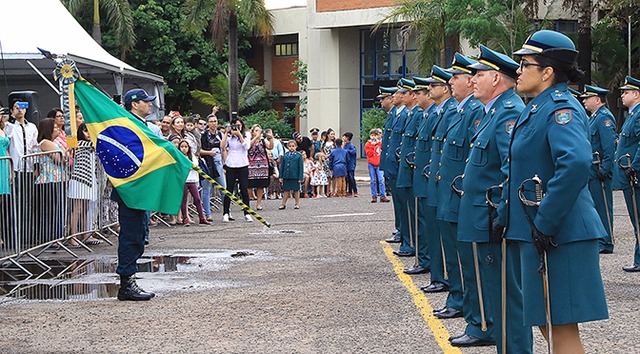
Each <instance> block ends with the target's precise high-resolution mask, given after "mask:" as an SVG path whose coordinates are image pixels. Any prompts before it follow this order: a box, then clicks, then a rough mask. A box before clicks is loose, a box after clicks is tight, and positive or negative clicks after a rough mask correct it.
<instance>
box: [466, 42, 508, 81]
mask: <svg viewBox="0 0 640 354" xmlns="http://www.w3.org/2000/svg"><path fill="white" fill-rule="evenodd" d="M469 67H470V68H471V69H475V70H483V71H487V70H495V71H499V72H501V73H503V74H506V75H509V76H511V77H513V78H517V77H518V74H516V71H517V70H518V68H519V67H520V65H519V64H518V63H516V62H515V61H514V60H513V59H511V58H509V57H508V56H506V55H504V54H502V53H498V52H496V51H493V50H491V49H489V48H487V47H485V46H483V45H481V46H480V56H479V57H478V61H477V62H475V63H473V64H471V65H469Z"/></svg>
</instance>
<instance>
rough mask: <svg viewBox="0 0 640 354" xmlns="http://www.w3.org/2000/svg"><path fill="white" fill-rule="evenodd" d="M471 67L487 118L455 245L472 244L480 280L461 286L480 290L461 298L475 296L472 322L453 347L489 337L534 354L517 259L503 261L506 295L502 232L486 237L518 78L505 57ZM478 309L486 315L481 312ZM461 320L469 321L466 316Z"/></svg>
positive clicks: (487, 56)
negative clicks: (490, 201)
mask: <svg viewBox="0 0 640 354" xmlns="http://www.w3.org/2000/svg"><path fill="white" fill-rule="evenodd" d="M469 67H470V68H472V69H474V70H476V74H475V76H474V77H473V79H472V82H473V84H474V88H473V95H474V97H475V98H476V99H477V100H479V101H480V102H482V104H484V115H485V117H484V118H483V120H482V123H481V124H480V127H479V128H478V131H477V133H476V134H475V135H474V136H473V137H472V138H471V141H470V144H469V146H471V151H470V152H469V162H468V163H467V165H466V166H465V170H464V179H463V181H462V190H463V191H464V194H463V195H462V198H461V200H460V216H459V217H460V220H466V221H467V222H461V223H459V226H458V241H459V242H461V243H467V244H469V243H471V245H472V248H473V247H475V248H476V250H475V251H473V249H472V258H471V259H472V261H473V268H474V270H475V269H476V268H477V270H476V271H475V272H474V273H475V274H479V277H478V278H476V277H475V276H473V277H469V276H468V272H466V271H465V273H464V275H465V278H464V281H465V286H466V288H474V289H480V290H476V291H475V292H473V293H471V292H467V291H465V297H466V296H471V295H473V296H474V298H472V299H469V301H471V302H472V303H476V304H477V306H472V307H471V313H470V314H469V317H470V318H471V322H470V323H469V325H468V326H467V328H466V330H465V332H464V333H463V334H462V335H460V336H457V337H453V338H452V340H451V341H452V344H453V345H457V346H465V345H466V346H470V345H479V344H489V343H490V342H489V341H486V340H483V338H485V339H486V335H487V334H491V333H492V334H493V339H494V340H495V342H496V343H497V345H498V348H497V349H498V353H507V352H511V353H514V352H517V353H532V352H533V348H532V346H533V337H532V333H531V327H528V326H524V325H523V324H522V290H521V289H520V288H519V287H518V284H520V281H519V280H518V278H519V273H516V272H513V270H514V269H515V268H516V267H515V265H517V264H519V258H520V257H519V256H520V254H519V253H518V252H513V251H511V252H509V250H508V249H507V252H506V253H507V254H508V258H506V260H507V261H508V263H509V265H508V266H507V269H509V270H510V272H509V273H508V274H505V276H506V279H505V285H507V286H508V289H507V288H504V289H503V288H502V282H501V275H502V274H501V264H502V257H505V256H506V255H503V254H502V249H501V245H500V242H501V238H502V227H500V228H499V230H498V231H499V232H497V233H496V235H495V236H496V237H495V239H491V238H490V231H491V228H492V227H491V226H492V224H493V220H496V223H497V224H499V222H498V220H497V211H495V210H493V209H491V206H489V205H487V203H486V191H487V189H488V188H491V187H493V186H498V185H500V184H502V183H504V182H505V180H506V179H507V173H508V165H509V164H508V162H507V155H508V152H509V138H510V134H511V130H512V129H513V126H514V125H515V122H516V120H517V119H518V116H519V115H520V112H521V111H522V109H523V108H524V103H523V102H522V99H521V98H520V96H518V95H517V94H516V93H515V91H514V88H515V84H516V81H515V79H516V77H517V76H518V75H517V74H516V70H517V69H518V64H517V63H516V62H515V61H513V60H512V59H511V58H509V57H508V56H506V55H504V54H500V53H497V52H495V51H493V50H491V49H489V48H487V47H485V46H480V56H479V57H478V62H477V63H474V64H472V65H470V66H469ZM496 194H499V193H496ZM488 208H489V209H488ZM500 212H501V214H503V215H502V216H503V221H502V224H503V225H504V224H505V223H506V221H505V220H504V219H506V215H504V214H505V213H504V210H500ZM489 215H491V216H489ZM474 244H475V245H474ZM505 246H506V245H505ZM507 247H509V246H507ZM517 268H519V266H518V267H517ZM463 270H464V265H463ZM466 288H465V289H466ZM503 291H504V294H505V295H506V296H507V298H506V302H505V304H502V295H503V293H502V292H503ZM465 300H466V298H465ZM507 304H508V305H509V306H510V307H509V308H508V309H507V311H506V313H507V316H506V318H505V320H506V328H505V332H506V336H505V338H504V340H505V344H506V347H505V345H503V338H502V333H503V331H502V327H501V325H502V305H507ZM481 305H482V306H483V309H484V313H482V312H480V309H481V307H480V306H481ZM483 316H484V318H483ZM465 319H467V314H466V313H465ZM483 320H484V321H485V323H486V324H485V327H484V328H486V331H483V326H482V321H483ZM478 324H480V326H478ZM478 330H480V333H478ZM485 332H486V333H485ZM506 348H509V350H506Z"/></svg>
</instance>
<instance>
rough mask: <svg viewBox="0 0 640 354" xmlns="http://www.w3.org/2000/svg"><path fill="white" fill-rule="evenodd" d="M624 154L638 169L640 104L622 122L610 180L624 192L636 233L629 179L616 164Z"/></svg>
mask: <svg viewBox="0 0 640 354" xmlns="http://www.w3.org/2000/svg"><path fill="white" fill-rule="evenodd" d="M626 154H629V155H631V159H632V160H631V168H633V169H634V170H636V171H640V104H636V105H635V106H633V107H631V109H630V110H629V115H627V118H626V119H625V121H624V124H622V129H620V134H619V136H618V149H617V150H616V159H615V161H614V165H613V182H612V186H613V189H621V190H622V191H623V193H624V200H625V202H626V204H627V210H628V211H629V217H630V218H631V224H632V225H633V228H634V232H635V234H636V235H638V230H636V229H635V228H636V220H635V219H634V211H633V200H632V197H631V187H630V186H629V181H628V180H627V177H626V176H625V174H624V171H623V170H622V168H620V165H619V164H618V161H619V159H620V157H622V156H624V155H626ZM623 163H625V164H626V163H627V161H623ZM634 189H635V194H636V208H637V209H636V210H638V211H640V198H639V196H640V187H637V186H636V187H634ZM636 237H637V236H636ZM636 240H637V238H636ZM633 264H640V248H639V245H638V242H637V241H636V245H635V249H634V257H633Z"/></svg>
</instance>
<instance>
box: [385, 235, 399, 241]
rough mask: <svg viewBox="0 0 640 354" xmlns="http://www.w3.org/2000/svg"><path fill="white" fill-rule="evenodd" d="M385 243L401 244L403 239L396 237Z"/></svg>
mask: <svg viewBox="0 0 640 354" xmlns="http://www.w3.org/2000/svg"><path fill="white" fill-rule="evenodd" d="M384 241H385V242H386V243H400V242H402V239H401V238H400V237H395V236H394V237H391V238H388V239H386V240H384Z"/></svg>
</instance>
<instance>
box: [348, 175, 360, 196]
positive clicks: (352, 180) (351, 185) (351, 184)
mask: <svg viewBox="0 0 640 354" xmlns="http://www.w3.org/2000/svg"><path fill="white" fill-rule="evenodd" d="M355 172H356V171H354V170H351V171H347V193H358V186H357V185H356V176H355Z"/></svg>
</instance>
